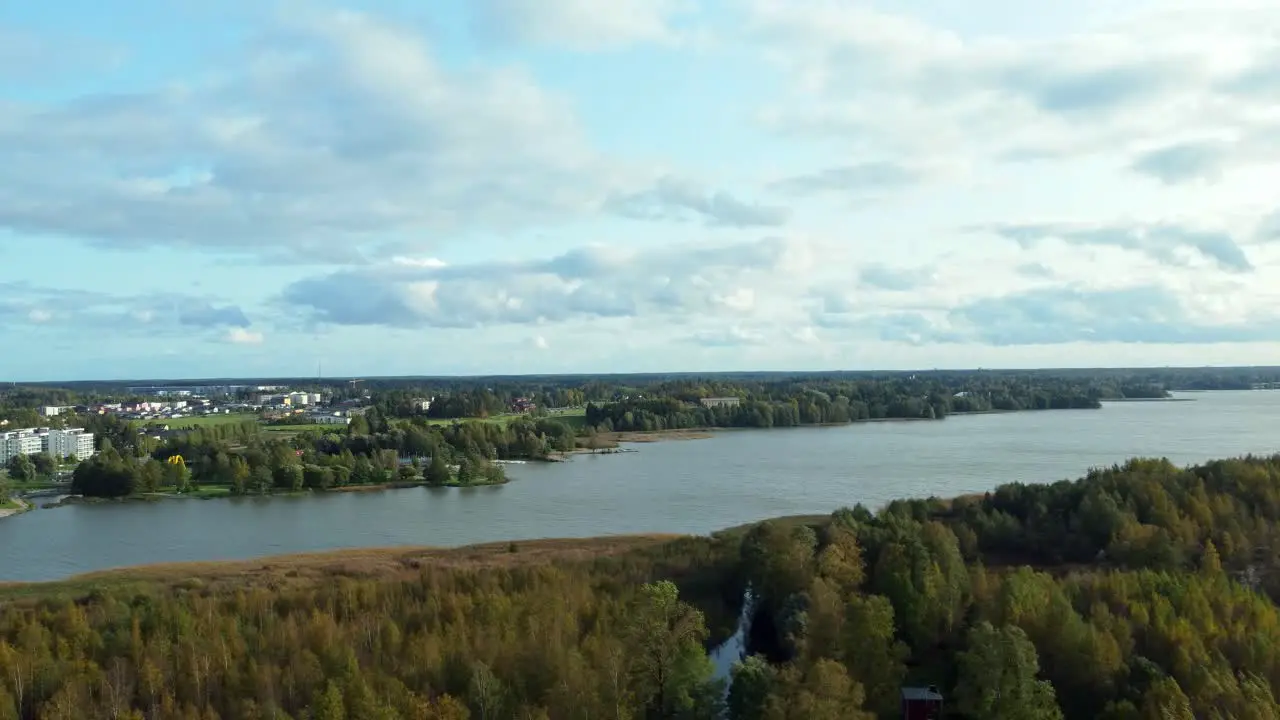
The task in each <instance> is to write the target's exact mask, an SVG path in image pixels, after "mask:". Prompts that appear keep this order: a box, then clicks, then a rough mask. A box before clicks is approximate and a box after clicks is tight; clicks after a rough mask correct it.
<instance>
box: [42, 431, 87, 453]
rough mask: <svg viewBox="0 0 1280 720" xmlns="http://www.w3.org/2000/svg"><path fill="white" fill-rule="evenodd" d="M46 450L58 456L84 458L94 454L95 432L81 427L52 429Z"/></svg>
mask: <svg viewBox="0 0 1280 720" xmlns="http://www.w3.org/2000/svg"><path fill="white" fill-rule="evenodd" d="M44 451H45V452H47V453H49V454H50V455H52V456H54V457H56V458H64V457H74V458H76V459H79V460H84V459H86V458H89V457H91V456H92V455H93V433H91V432H85V431H84V430H83V429H81V428H70V429H68V430H50V431H49V433H48V435H47V439H46V440H45V442H44Z"/></svg>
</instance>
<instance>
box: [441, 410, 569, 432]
mask: <svg viewBox="0 0 1280 720" xmlns="http://www.w3.org/2000/svg"><path fill="white" fill-rule="evenodd" d="M527 417H534V418H535V419H536V418H537V417H538V416H531V415H528V414H526V413H503V414H501V415H490V416H489V417H487V418H430V419H428V420H427V422H428V423H429V424H431V425H452V424H453V423H455V422H470V421H479V422H492V423H501V424H503V425H505V424H507V423H509V422H511V421H512V420H517V419H519V418H527ZM543 417H546V418H547V419H550V420H559V421H560V422H562V423H564V424H566V425H568V426H569V427H571V428H573V429H575V430H577V429H578V428H580V427H582V426H583V425H585V424H586V419H587V411H586V409H585V408H577V409H574V410H565V411H563V412H552V413H548V414H547V415H545V416H543Z"/></svg>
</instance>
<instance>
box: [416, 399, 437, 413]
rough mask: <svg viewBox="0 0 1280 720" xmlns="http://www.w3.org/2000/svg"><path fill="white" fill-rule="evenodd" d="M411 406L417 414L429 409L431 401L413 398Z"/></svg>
mask: <svg viewBox="0 0 1280 720" xmlns="http://www.w3.org/2000/svg"><path fill="white" fill-rule="evenodd" d="M433 399H434V398H433ZM412 404H413V409H414V410H415V411H417V412H426V411H428V410H430V409H431V400H427V399H425V398H415V399H414V400H413V403H412Z"/></svg>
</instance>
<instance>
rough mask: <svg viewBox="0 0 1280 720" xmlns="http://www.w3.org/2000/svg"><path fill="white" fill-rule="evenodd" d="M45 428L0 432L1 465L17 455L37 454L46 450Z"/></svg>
mask: <svg viewBox="0 0 1280 720" xmlns="http://www.w3.org/2000/svg"><path fill="white" fill-rule="evenodd" d="M43 432H44V431H43V430H36V429H34V428H29V429H24V430H12V431H10V432H6V433H0V465H3V464H5V463H7V462H9V460H10V459H12V458H13V457H14V456H15V455H35V454H36V453H38V452H41V451H42V450H44V435H43V434H42V433H43Z"/></svg>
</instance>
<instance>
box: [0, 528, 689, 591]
mask: <svg viewBox="0 0 1280 720" xmlns="http://www.w3.org/2000/svg"><path fill="white" fill-rule="evenodd" d="M685 537H695V536H691V535H688V534H682V533H628V534H621V535H604V536H595V537H582V538H573V537H569V538H539V539H535V540H501V541H491V542H482V543H472V544H470V545H461V546H457V547H448V546H432V545H400V546H390V547H385V546H384V547H365V548H361V547H355V548H341V549H334V550H319V551H314V552H301V553H285V554H275V555H262V556H256V557H249V558H230V559H222V560H195V561H178V562H158V563H145V564H141V565H124V566H120V567H114V568H106V569H102V570H91V571H89V572H83V573H77V574H75V575H71V576H68V577H65V578H60V579H57V580H3V581H0V600H3V599H6V596H9V595H11V594H17V595H24V594H28V593H41V594H43V593H46V592H48V591H50V590H54V591H56V590H60V589H62V590H69V591H72V592H77V593H79V592H84V591H86V590H88V589H90V588H94V587H101V586H103V585H104V584H116V585H128V584H133V583H140V582H167V583H171V584H174V585H180V586H184V587H204V586H205V584H206V583H216V582H232V583H235V584H237V585H239V586H242V585H243V584H244V583H246V582H249V583H253V582H254V581H262V582H263V583H265V584H268V585H270V584H274V583H277V582H279V581H281V580H282V579H284V578H287V579H288V580H289V581H299V580H307V579H311V580H314V579H316V578H317V577H332V576H334V575H335V574H348V575H357V576H359V575H363V576H372V575H379V576H383V575H386V574H389V573H415V574H416V573H417V572H419V571H420V569H421V568H422V567H424V566H426V565H431V564H437V565H440V566H445V567H462V566H467V567H503V566H512V565H522V564H529V563H538V562H542V561H545V560H547V559H551V558H557V559H580V560H594V559H596V558H601V557H609V556H612V555H616V554H618V553H622V552H627V551H630V550H634V549H638V548H643V547H648V546H654V545H660V544H663V543H667V542H671V541H672V540H678V539H680V538H685ZM282 575H283V578H282Z"/></svg>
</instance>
